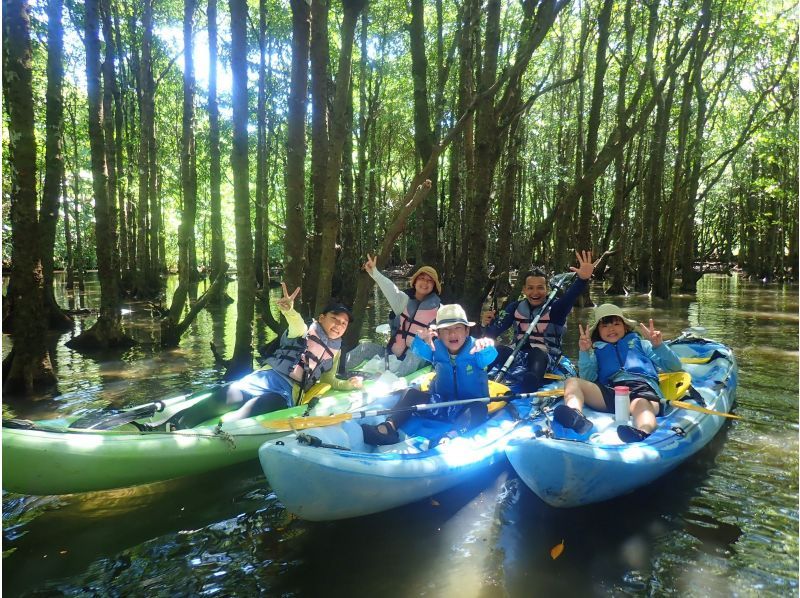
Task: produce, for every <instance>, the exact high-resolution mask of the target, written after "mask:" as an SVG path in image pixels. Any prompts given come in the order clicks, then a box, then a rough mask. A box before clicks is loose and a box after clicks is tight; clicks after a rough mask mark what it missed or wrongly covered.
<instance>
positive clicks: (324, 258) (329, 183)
mask: <svg viewBox="0 0 800 598" xmlns="http://www.w3.org/2000/svg"><path fill="white" fill-rule="evenodd" d="M364 2H365V0H344V2H343V4H344V17H343V19H342V33H341V40H342V46H341V50H340V52H339V68H338V72H337V74H336V91H335V95H334V101H333V109H332V111H331V112H332V118H331V128H330V139H329V145H328V165H327V173H326V180H325V195H324V201H323V203H322V219H321V223H322V227H321V229H319V230H318V232H319V233H320V234H319V240H320V246H319V247H320V253H319V279H318V280H317V287H316V288H317V297H316V302H315V308H314V313H315V314H318V313H321V311H322V309H323V308H324V307H325V305H326V304H327V303H328V301H329V299H330V297H331V290H332V286H333V272H334V268H335V266H336V239H337V236H338V232H339V212H338V207H339V206H338V204H339V180H340V169H341V166H342V151H343V148H344V138H345V136H347V135H349V134H350V126H349V123H348V113H349V112H348V95H349V96H351V97H350V102H352V92H351V89H352V87H351V85H350V67H351V64H352V58H353V40H354V38H355V31H356V23H358V15H359V13H360V12H361V10H362V8H363V7H364ZM350 120H352V115H351V117H350Z"/></svg>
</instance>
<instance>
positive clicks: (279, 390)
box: [231, 369, 294, 407]
mask: <svg viewBox="0 0 800 598" xmlns="http://www.w3.org/2000/svg"><path fill="white" fill-rule="evenodd" d="M231 388H235V389H236V390H240V391H242V392H243V393H245V394H246V395H250V396H253V397H260V396H261V395H264V394H268V393H271V394H277V395H280V396H282V397H283V398H284V400H285V401H286V406H287V407H293V406H294V383H292V382H289V380H287V379H286V378H285V377H284V376H282V375H280V374H279V373H278V372H276V371H275V370H271V369H270V370H258V371H257V372H253V373H252V374H248V375H247V376H245V377H244V378H241V379H240V380H237V381H236V382H234V383H233V384H231Z"/></svg>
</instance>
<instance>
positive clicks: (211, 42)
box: [208, 0, 233, 302]
mask: <svg viewBox="0 0 800 598" xmlns="http://www.w3.org/2000/svg"><path fill="white" fill-rule="evenodd" d="M208 64H209V67H208V140H209V149H208V157H209V183H208V184H209V197H210V199H209V202H210V206H209V209H210V212H211V214H210V218H209V220H210V225H211V273H210V278H211V279H212V280H213V279H215V278H216V277H217V274H218V273H219V272H221V271H222V267H223V265H224V263H225V240H224V239H223V237H222V197H221V195H220V185H221V181H222V168H221V166H220V162H221V160H220V151H219V104H218V102H217V0H208ZM216 293H217V294H216V296H214V297H212V298H211V302H219V301H222V300H223V299H225V298H228V299H230V298H229V297H228V295H227V294H226V293H225V284H222V285H221V286H219V287H217V290H216ZM230 300H231V301H233V299H230Z"/></svg>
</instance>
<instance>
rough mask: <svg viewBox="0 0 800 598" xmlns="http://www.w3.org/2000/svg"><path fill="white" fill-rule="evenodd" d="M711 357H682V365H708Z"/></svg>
mask: <svg viewBox="0 0 800 598" xmlns="http://www.w3.org/2000/svg"><path fill="white" fill-rule="evenodd" d="M709 361H711V358H709V357H681V363H708V362H709Z"/></svg>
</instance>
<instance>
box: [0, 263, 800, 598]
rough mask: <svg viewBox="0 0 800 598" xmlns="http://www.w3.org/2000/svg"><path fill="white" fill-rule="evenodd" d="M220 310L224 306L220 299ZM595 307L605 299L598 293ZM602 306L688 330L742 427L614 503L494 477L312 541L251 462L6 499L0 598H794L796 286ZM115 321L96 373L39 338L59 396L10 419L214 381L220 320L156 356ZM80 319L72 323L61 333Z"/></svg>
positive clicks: (91, 291) (315, 529)
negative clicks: (709, 343)
mask: <svg viewBox="0 0 800 598" xmlns="http://www.w3.org/2000/svg"><path fill="white" fill-rule="evenodd" d="M169 288H170V291H169V293H171V292H172V289H173V288H174V284H173V283H172V282H171V283H170V287H169ZM97 292H98V287H97V285H96V284H94V283H90V284H88V285H87V295H86V296H87V305H89V306H90V307H91V306H93V305H95V304H96V303H95V302H96V298H97V295H96V293H97ZM199 292H202V287H201V288H200V289H199ZM228 293H229V294H231V296H234V297H235V289H233V288H231V287H229V289H228ZM593 296H594V297H596V298H597V300H598V301H599V302H603V301H605V298H603V297H602V296H601V295H600V293H599V291H598V289H593ZM613 301H614V302H618V303H620V304H621V305H622V306H623V307H624V308H625V309H626V311H627V312H628V313H629V314H630V315H632V316H633V317H636V318H637V319H639V320H642V321H647V320H648V319H650V318H653V319H654V320H655V322H656V324H657V325H658V326H659V327H660V328H661V330H663V331H664V333H665V335H666V336H667V337H671V336H676V335H677V334H679V333H680V331H681V330H682V329H683V328H685V327H687V326H698V325H700V326H703V327H705V328H706V329H707V331H708V332H707V334H708V336H710V337H713V338H716V339H719V340H721V341H723V342H726V343H728V344H730V345H731V346H732V347H733V348H734V350H735V352H736V356H737V359H738V361H739V365H740V388H739V393H738V397H737V412H738V414H739V415H741V416H743V419H742V420H741V421H736V422H732V423H730V424H728V425H726V426H725V427H724V428H723V432H721V433H720V434H719V435H718V436H717V438H716V439H715V440H714V441H713V442H712V443H711V444H710V445H709V446H708V447H707V448H706V449H704V450H703V451H701V452H700V453H699V454H698V455H697V457H696V458H695V459H692V460H690V461H689V462H687V463H686V464H685V465H684V466H682V467H680V468H679V469H678V470H676V471H675V472H674V473H673V474H671V475H669V476H668V477H666V478H664V479H662V480H660V481H658V482H656V483H654V484H652V485H651V486H649V487H648V488H644V489H642V490H640V491H639V492H637V493H635V494H633V495H631V496H629V497H626V498H622V499H620V500H616V501H610V502H608V503H603V504H600V505H594V506H589V507H583V508H580V509H571V510H558V509H554V508H551V507H548V506H547V505H545V504H544V503H542V502H541V501H540V500H539V499H538V498H537V497H536V496H535V495H533V494H532V493H531V492H530V491H528V490H527V489H526V488H525V487H524V485H523V484H521V483H520V482H519V480H518V479H517V478H516V476H515V475H514V473H513V472H512V471H511V470H510V469H509V468H507V467H498V468H495V469H494V470H491V471H488V472H486V474H485V475H484V476H483V477H482V478H478V479H476V480H473V481H472V482H471V483H470V484H466V485H464V486H462V487H459V488H455V489H453V490H451V491H448V492H446V493H442V494H440V495H437V496H435V497H434V500H433V501H424V502H422V503H418V504H415V505H410V506H407V507H404V508H400V509H395V510H393V511H390V512H387V513H381V514H377V515H373V516H370V517H364V518H360V519H356V520H351V521H342V522H333V523H321V524H311V523H306V522H303V521H298V520H296V519H294V518H292V517H291V516H290V515H288V514H287V513H286V512H285V511H284V510H283V508H282V507H281V505H280V504H279V503H278V502H277V500H276V498H275V496H274V495H273V494H272V493H271V492H270V490H269V488H268V487H267V486H266V483H265V481H264V479H263V476H262V475H261V474H260V470H259V469H258V466H257V465H256V464H255V462H254V463H250V464H243V465H242V466H237V467H234V468H230V469H227V470H223V471H220V472H215V473H214V474H210V475H207V476H199V477H195V478H189V479H185V480H178V481H173V482H165V483H161V484H154V485H151V486H144V487H141V488H137V489H129V490H122V491H117V492H113V493H109V492H106V493H97V494H89V495H73V496H68V497H62V498H54V497H43V498H33V497H20V496H16V495H8V494H6V495H4V500H3V514H4V537H5V545H4V549H5V550H6V555H7V556H5V558H4V570H5V572H6V573H7V574H6V575H5V576H4V579H3V589H4V591H8V592H9V594H10V595H18V594H21V593H24V592H25V591H29V590H33V589H35V588H39V589H43V588H49V589H51V590H56V589H57V590H58V591H59V592H63V593H64V594H66V595H81V594H83V593H85V591H86V590H85V588H90V590H89V591H92V592H96V593H98V594H101V595H102V594H109V593H111V594H117V595H141V594H142V593H152V594H155V595H168V594H175V593H178V594H196V593H203V592H208V593H214V592H216V593H219V594H221V595H226V594H238V595H258V594H259V593H261V594H267V595H281V594H286V595H330V594H341V595H344V594H348V595H378V594H381V595H386V596H408V595H435V596H442V595H447V596H451V595H459V596H463V597H464V598H466V597H468V596H478V595H480V596H532V595H535V596H538V595H544V594H552V593H560V594H563V595H570V596H571V595H593V594H600V595H609V594H614V595H617V594H620V595H653V594H655V595H660V594H667V593H681V594H683V593H686V594H689V595H720V596H721V595H732V594H741V595H774V596H784V595H796V594H797V591H798V590H797V568H798V436H797V429H798V402H797V399H798V386H797V380H798V362H797V356H798V336H797V329H798V316H797V314H798V298H797V288H796V287H792V288H783V287H764V286H762V285H760V284H753V283H749V282H746V281H742V280H740V279H738V278H736V277H731V278H729V277H724V276H712V277H709V276H707V277H705V278H704V279H703V280H702V281H701V282H700V285H699V287H698V293H697V295H677V296H675V297H673V298H672V299H671V300H670V301H667V302H662V301H658V300H655V299H653V298H651V297H649V296H631V297H628V298H625V299H621V300H620V299H618V298H614V299H613ZM65 304H66V302H65ZM126 307H128V308H130V309H131V310H132V313H131V314H130V316H126V320H125V321H126V326H127V327H128V329H129V330H130V331H132V333H133V334H135V335H136V337H137V340H139V341H140V343H141V344H140V345H138V346H136V347H133V348H131V349H129V350H127V351H125V352H122V353H120V354H118V355H110V356H108V359H104V360H103V361H98V360H94V359H91V358H85V357H82V356H80V355H78V354H75V353H73V352H72V351H70V350H68V349H66V348H65V347H64V345H63V343H64V342H65V341H66V340H67V338H69V337H70V336H71V335H69V334H68V335H62V336H60V337H54V339H53V346H54V354H55V356H56V359H57V361H58V367H59V376H60V391H61V394H59V395H54V396H53V395H51V396H43V397H40V399H41V400H39V401H35V402H30V403H28V402H26V403H22V404H19V402H17V403H14V404H13V406H14V408H15V409H18V410H19V412H20V414H21V415H25V416H28V417H47V416H49V415H54V414H63V413H66V412H72V411H76V410H79V409H86V408H88V407H97V406H104V405H106V404H108V403H113V404H115V405H116V406H125V405H132V404H136V403H141V402H147V401H150V400H152V399H153V398H157V397H162V396H172V395H177V394H183V393H184V392H188V391H190V390H196V389H198V388H199V387H202V386H205V385H208V384H210V383H211V382H213V381H215V380H217V379H218V377H219V375H220V370H219V369H218V368H217V366H216V365H215V364H214V360H213V356H212V355H211V353H210V351H209V349H208V343H209V341H212V340H213V342H214V343H215V344H216V345H217V347H218V348H219V349H220V350H221V351H223V352H225V353H226V354H227V352H229V351H231V350H232V348H233V344H234V340H235V321H236V313H235V304H232V305H229V306H223V307H216V306H215V307H213V308H211V309H207V310H203V312H201V314H200V316H199V317H198V319H197V321H196V323H195V324H194V325H193V326H192V328H191V329H190V330H189V332H188V333H187V335H186V336H185V337H184V338H183V339H182V341H181V343H180V346H179V347H178V348H176V349H174V350H170V351H161V349H160V348H159V347H158V344H157V341H158V323H157V319H156V318H153V317H151V314H150V312H151V311H152V310H151V309H150V307H149V306H147V305H146V304H140V303H135V302H133V303H130V304H128V305H126ZM387 313H388V307H387V306H386V305H385V304H384V303H382V300H381V298H380V297H379V295H378V294H377V292H376V294H375V295H374V296H373V303H372V304H371V306H370V308H369V310H368V312H367V314H366V315H367V317H366V322H365V326H364V329H363V330H362V334H363V335H364V336H365V337H369V336H371V331H372V330H374V326H375V325H377V324H378V323H381V322H382V321H383V320H384V319H385V318H386V315H387ZM93 318H94V316H81V317H79V318H78V320H79V327H80V326H81V325H82V323H81V322H85V323H86V324H91V322H92V321H93ZM590 318H591V310H589V309H583V310H575V312H574V313H573V314H572V315H571V316H570V319H569V327H568V332H567V337H566V341H565V342H566V347H567V352H568V353H570V354H573V353H574V352H575V348H576V347H577V337H578V335H577V324H578V323H579V322H587V321H589V320H590ZM79 327H78V328H79ZM255 338H256V339H257V340H258V341H259V342H263V341H266V340H268V339H269V338H270V333H269V332H268V331H267V329H266V328H265V327H264V326H263V324H257V325H256V326H255ZM6 340H8V339H6ZM8 345H9V343H8V342H6V343H4V346H3V351H4V353H5V352H6V351H7V350H8ZM562 540H564V544H565V550H564V552H563V554H562V555H561V556H560V557H559V558H558V559H556V560H553V559H552V558H551V556H550V549H551V548H552V547H553V546H555V545H556V544H558V543H559V542H561V541H562ZM9 552H10V554H9ZM9 572H13V573H12V574H9Z"/></svg>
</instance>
